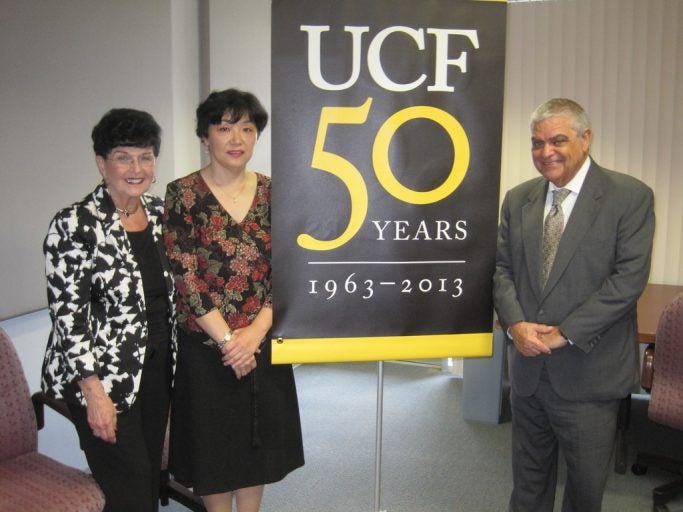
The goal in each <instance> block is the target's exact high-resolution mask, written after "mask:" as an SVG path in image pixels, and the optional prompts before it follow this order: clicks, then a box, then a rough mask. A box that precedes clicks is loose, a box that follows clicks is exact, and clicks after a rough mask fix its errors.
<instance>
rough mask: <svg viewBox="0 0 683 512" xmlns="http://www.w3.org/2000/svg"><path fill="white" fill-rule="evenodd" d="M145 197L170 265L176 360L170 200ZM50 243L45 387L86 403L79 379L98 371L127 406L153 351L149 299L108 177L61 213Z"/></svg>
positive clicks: (47, 248) (165, 265)
mask: <svg viewBox="0 0 683 512" xmlns="http://www.w3.org/2000/svg"><path fill="white" fill-rule="evenodd" d="M142 203H143V205H144V208H145V209H146V211H147V218H148V219H149V222H150V223H151V225H152V232H153V236H154V241H155V245H156V247H157V250H158V252H159V257H160V258H161V262H162V265H163V268H164V277H165V280H166V287H167V290H168V303H169V311H170V312H171V313H170V317H171V320H172V325H173V327H172V329H171V331H172V335H171V338H172V341H171V343H172V353H173V360H174V365H175V353H176V328H175V309H174V300H173V294H174V287H173V278H172V275H171V272H170V269H169V266H168V261H167V259H166V253H165V250H164V245H163V240H162V232H161V218H162V214H163V209H164V206H163V201H162V200H161V199H159V198H157V197H155V196H152V195H150V194H144V195H143V197H142ZM43 251H44V253H45V273H46V276H47V298H48V305H49V310H50V318H51V320H52V331H51V333H50V336H49V339H48V343H47V348H46V351H45V359H44V361H43V370H42V388H43V391H45V392H46V393H48V394H49V395H51V396H54V397H56V398H61V399H64V400H66V401H68V402H71V403H81V404H82V405H86V403H85V399H84V397H83V395H82V393H81V392H80V388H79V386H78V384H77V383H78V381H80V380H81V379H84V378H86V377H89V376H91V375H94V374H96V375H98V376H99V378H100V380H101V381H102V385H103V386H104V390H105V392H106V393H107V394H108V395H109V397H110V398H111V399H112V401H113V402H114V405H115V406H116V409H117V411H119V412H121V411H125V410H127V409H128V408H129V407H130V406H131V405H132V404H133V402H134V401H135V398H136V396H137V392H138V389H139V387H140V379H141V376H142V368H143V363H144V359H145V349H146V344H147V321H146V317H145V299H144V292H143V287H142V276H141V275H140V270H139V268H138V265H137V262H136V260H135V258H134V256H133V251H132V247H131V245H130V242H129V241H128V237H127V235H126V231H125V230H124V228H123V225H122V224H121V220H120V218H119V215H118V213H116V208H115V207H114V203H113V202H112V200H111V198H110V197H109V194H108V193H107V192H106V190H105V188H104V186H103V185H99V186H98V187H97V188H95V190H94V191H93V192H92V193H91V194H89V195H88V196H86V197H85V198H84V199H83V200H82V201H80V202H78V203H75V204H73V205H71V206H69V207H67V208H64V209H62V210H61V211H59V212H58V213H57V214H56V215H55V217H54V218H53V219H52V222H51V223H50V227H49V229H48V232H47V236H46V237H45V242H44V244H43Z"/></svg>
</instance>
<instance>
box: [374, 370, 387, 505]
mask: <svg viewBox="0 0 683 512" xmlns="http://www.w3.org/2000/svg"><path fill="white" fill-rule="evenodd" d="M383 401H384V361H378V362H377V428H376V432H375V508H374V509H373V512H387V511H386V510H380V509H379V507H380V495H381V486H382V415H383Z"/></svg>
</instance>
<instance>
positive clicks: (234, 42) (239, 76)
mask: <svg viewBox="0 0 683 512" xmlns="http://www.w3.org/2000/svg"><path fill="white" fill-rule="evenodd" d="M208 2H209V16H210V19H209V27H210V33H209V46H210V50H209V59H210V61H209V69H210V76H209V77H208V78H209V80H208V83H209V87H210V89H211V90H222V89H228V88H230V87H236V88H238V89H243V90H246V91H249V92H251V93H253V94H255V95H256V97H257V98H258V99H259V100H260V101H261V103H262V104H263V106H264V107H265V109H266V110H267V111H268V113H271V108H270V106H271V102H270V87H271V84H270V3H271V2H270V0H250V1H249V2H244V1H240V0H208ZM271 122H272V118H271V119H270V121H269V122H268V127H267V128H266V129H265V131H264V132H263V133H262V134H261V137H260V139H259V141H258V143H257V145H256V150H255V152H254V156H253V158H252V160H251V162H250V164H249V167H250V168H251V169H252V170H255V171H260V172H262V173H264V174H268V175H270V171H271V161H270V159H271V155H270V144H271V137H270V123H271ZM292 136H293V137H294V136H295V135H294V134H292Z"/></svg>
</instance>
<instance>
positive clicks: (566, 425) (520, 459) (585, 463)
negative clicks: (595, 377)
mask: <svg viewBox="0 0 683 512" xmlns="http://www.w3.org/2000/svg"><path fill="white" fill-rule="evenodd" d="M619 402H620V401H619V400H605V401H593V402H577V401H569V400H565V399H563V398H561V397H559V396H558V395H557V394H556V393H555V391H554V390H553V388H552V386H551V384H550V382H549V380H548V376H547V374H546V372H545V369H544V371H543V374H542V377H541V380H540V382H539V385H538V388H537V389H536V392H535V393H534V394H533V395H531V396H519V395H517V394H515V393H514V392H512V395H511V405H512V477H513V491H512V496H511V498H510V511H511V512H552V510H553V506H554V503H555V487H556V484H557V465H558V453H559V451H558V447H559V450H561V452H562V453H563V454H564V457H565V461H566V463H567V480H566V482H565V492H564V499H563V502H562V511H563V512H599V511H600V509H601V507H602V495H603V493H604V490H605V483H606V481H607V475H608V471H609V467H610V458H611V456H612V451H613V449H614V440H615V432H616V421H617V413H618V410H619Z"/></svg>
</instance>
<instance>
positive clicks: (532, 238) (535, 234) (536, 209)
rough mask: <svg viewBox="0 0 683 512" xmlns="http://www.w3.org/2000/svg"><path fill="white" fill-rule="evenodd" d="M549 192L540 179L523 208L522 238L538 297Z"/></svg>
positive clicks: (533, 285)
mask: <svg viewBox="0 0 683 512" xmlns="http://www.w3.org/2000/svg"><path fill="white" fill-rule="evenodd" d="M547 192H548V182H547V181H546V180H545V179H542V178H539V180H538V184H537V185H536V186H535V187H534V188H533V189H532V190H531V192H530V193H529V196H528V197H527V200H528V202H527V203H526V204H525V205H524V206H523V207H522V238H523V243H524V255H525V259H526V265H527V270H528V272H529V276H530V280H531V286H532V288H533V290H534V293H535V294H536V295H537V296H540V295H541V283H540V274H541V270H540V269H541V243H542V240H543V208H544V206H545V197H546V194H547Z"/></svg>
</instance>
